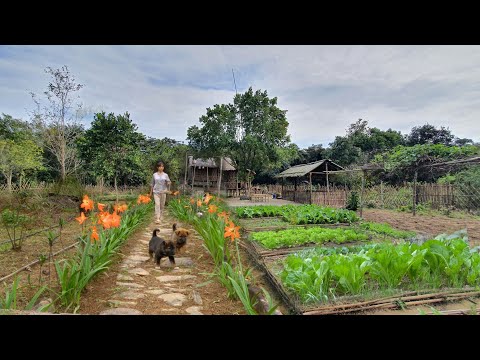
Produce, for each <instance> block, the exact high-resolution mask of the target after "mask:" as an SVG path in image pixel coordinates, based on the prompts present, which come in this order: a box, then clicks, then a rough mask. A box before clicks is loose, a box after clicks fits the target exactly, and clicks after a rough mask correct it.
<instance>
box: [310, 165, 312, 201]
mask: <svg viewBox="0 0 480 360" xmlns="http://www.w3.org/2000/svg"><path fill="white" fill-rule="evenodd" d="M311 204H312V173H311V172H310V205H311Z"/></svg>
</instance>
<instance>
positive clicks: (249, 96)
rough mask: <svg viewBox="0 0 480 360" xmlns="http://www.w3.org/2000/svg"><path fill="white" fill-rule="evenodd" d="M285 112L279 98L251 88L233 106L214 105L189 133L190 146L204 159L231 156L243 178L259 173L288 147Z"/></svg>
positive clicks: (240, 95) (277, 158)
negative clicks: (253, 172)
mask: <svg viewBox="0 0 480 360" xmlns="http://www.w3.org/2000/svg"><path fill="white" fill-rule="evenodd" d="M286 112H287V111H286V110H281V109H279V108H278V107H277V98H276V97H275V98H272V99H270V98H269V97H268V95H267V91H264V92H262V91H260V90H257V91H255V93H254V92H253V90H252V88H251V87H250V88H249V89H248V90H247V91H246V92H245V93H244V94H237V95H235V97H234V101H233V105H232V104H222V105H214V107H213V109H212V108H207V114H206V115H202V116H201V117H200V119H199V121H200V123H201V124H202V126H201V127H198V126H196V125H194V126H192V127H190V128H189V129H188V131H187V139H188V140H189V145H190V146H191V147H192V148H193V149H194V150H195V151H196V155H198V156H202V157H218V156H228V157H230V158H231V159H232V161H233V162H234V165H235V166H236V168H237V169H238V171H239V175H240V177H241V178H243V179H245V178H246V170H247V169H250V170H253V171H255V172H256V173H260V172H261V170H262V169H264V168H268V167H269V166H270V165H271V164H272V163H275V162H278V161H279V159H280V158H281V153H280V149H282V148H283V147H285V146H286V145H288V143H289V142H290V136H289V135H287V127H288V121H287V119H286Z"/></svg>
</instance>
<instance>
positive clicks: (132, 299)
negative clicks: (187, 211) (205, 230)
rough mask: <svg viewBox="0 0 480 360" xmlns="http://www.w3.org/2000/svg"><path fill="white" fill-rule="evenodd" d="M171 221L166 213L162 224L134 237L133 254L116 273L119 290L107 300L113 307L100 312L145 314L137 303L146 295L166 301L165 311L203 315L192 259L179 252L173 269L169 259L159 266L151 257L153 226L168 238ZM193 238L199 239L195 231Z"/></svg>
mask: <svg viewBox="0 0 480 360" xmlns="http://www.w3.org/2000/svg"><path fill="white" fill-rule="evenodd" d="M172 223H173V222H172V221H171V219H170V218H169V216H168V215H166V216H165V217H164V220H163V221H162V222H161V223H160V224H155V223H154V222H152V223H151V224H150V225H149V226H148V227H146V228H145V231H144V232H143V233H142V235H141V236H140V237H139V238H137V239H135V240H133V241H135V245H134V247H133V248H132V250H131V251H130V254H129V255H128V256H126V257H125V258H124V259H123V262H122V264H121V265H120V269H121V270H120V272H119V274H118V275H117V280H116V285H117V288H118V290H119V291H118V292H116V293H115V295H114V296H113V297H112V299H110V300H108V302H109V304H110V305H111V306H112V308H111V309H108V310H105V311H102V312H101V313H100V315H141V314H143V313H142V312H141V311H139V310H137V309H135V305H137V301H138V300H139V299H144V298H146V297H154V298H157V299H158V301H163V302H164V303H165V304H166V305H167V306H166V307H164V310H163V311H164V312H165V314H168V312H169V311H173V310H175V309H178V308H180V309H182V310H183V313H184V314H185V315H188V314H190V315H203V314H202V312H201V310H202V303H203V301H202V298H201V296H200V294H199V293H198V292H197V291H196V290H195V285H197V283H198V282H200V279H199V278H198V277H197V276H196V275H194V274H192V273H191V272H192V267H193V265H194V262H193V260H192V259H191V258H190V257H184V256H182V254H180V255H178V256H175V267H173V268H172V266H171V265H170V262H169V260H168V258H165V259H162V261H161V263H160V267H159V268H158V267H156V264H154V262H153V261H152V260H150V257H149V256H148V242H149V241H150V238H151V237H152V232H153V229H155V228H158V229H160V231H159V232H157V235H158V236H160V237H163V238H165V239H167V240H169V239H170V238H171V234H172V228H171V226H172ZM177 224H178V226H180V225H181V224H179V223H177ZM190 237H191V238H197V239H200V237H198V235H196V234H193V235H191V236H190ZM189 240H190V238H189ZM196 241H198V240H196ZM187 246H188V245H187ZM182 252H183V251H182ZM154 279H155V280H154ZM142 283H143V284H142ZM146 283H149V284H152V283H154V284H155V286H146V285H144V284H146Z"/></svg>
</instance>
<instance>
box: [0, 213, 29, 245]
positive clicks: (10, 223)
mask: <svg viewBox="0 0 480 360" xmlns="http://www.w3.org/2000/svg"><path fill="white" fill-rule="evenodd" d="M1 220H2V224H3V226H4V227H5V229H6V230H7V234H8V238H9V239H10V242H11V244H12V249H13V250H20V249H21V248H22V242H23V240H24V238H25V234H24V231H25V225H26V223H27V222H28V221H29V220H30V218H29V217H28V216H27V215H22V214H21V213H20V211H19V209H18V208H14V209H13V210H10V209H4V210H3V211H2V213H1Z"/></svg>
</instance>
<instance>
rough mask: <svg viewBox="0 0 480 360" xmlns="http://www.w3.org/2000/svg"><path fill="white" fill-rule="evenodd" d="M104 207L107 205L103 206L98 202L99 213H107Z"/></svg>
mask: <svg viewBox="0 0 480 360" xmlns="http://www.w3.org/2000/svg"><path fill="white" fill-rule="evenodd" d="M104 206H105V204H101V203H99V202H97V208H98V210H99V211H105V209H104Z"/></svg>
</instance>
